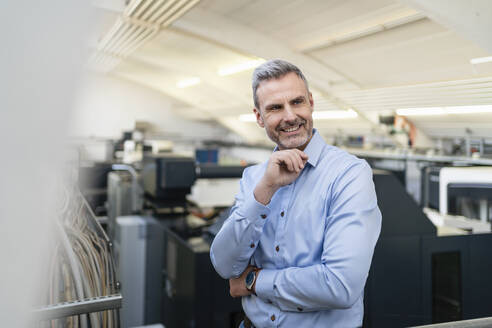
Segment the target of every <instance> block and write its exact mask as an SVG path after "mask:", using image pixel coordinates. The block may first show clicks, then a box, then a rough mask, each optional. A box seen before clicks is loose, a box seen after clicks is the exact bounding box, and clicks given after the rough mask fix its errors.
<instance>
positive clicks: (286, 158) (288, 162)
mask: <svg viewBox="0 0 492 328" xmlns="http://www.w3.org/2000/svg"><path fill="white" fill-rule="evenodd" d="M283 162H284V163H285V166H286V168H287V170H288V171H290V172H293V171H294V170H295V168H294V163H293V162H292V158H290V156H289V155H288V154H286V155H285V156H284V157H283Z"/></svg>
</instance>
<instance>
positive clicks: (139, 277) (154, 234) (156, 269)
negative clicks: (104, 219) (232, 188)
mask: <svg viewBox="0 0 492 328" xmlns="http://www.w3.org/2000/svg"><path fill="white" fill-rule="evenodd" d="M114 168H115V169H117V171H113V172H111V173H110V174H109V184H108V199H109V203H108V214H109V215H108V230H109V231H112V232H113V233H112V234H113V237H114V240H115V249H116V253H117V255H116V256H117V261H116V262H117V266H118V269H119V271H118V273H119V278H120V281H121V293H122V295H123V296H124V299H125V302H124V303H123V307H122V310H121V321H122V326H123V327H132V326H137V325H147V324H153V323H162V324H164V326H165V327H166V328H173V327H176V328H178V327H179V328H181V327H196V328H200V327H218V328H220V327H224V328H225V327H227V328H229V327H237V326H238V325H239V323H240V322H241V321H242V318H243V313H242V309H241V302H240V299H233V298H231V297H230V295H229V284H228V281H227V280H224V279H222V278H221V277H220V276H219V275H218V274H217V273H216V272H215V270H214V269H213V267H212V264H211V262H210V255H209V252H210V245H211V242H212V240H213V236H214V234H215V233H216V232H217V231H218V229H220V226H219V227H217V225H214V226H211V224H212V223H213V222H215V221H217V222H219V224H220V222H223V220H224V219H225V218H226V217H227V216H228V214H229V210H230V209H229V208H224V207H223V206H221V207H220V208H218V209H213V210H211V211H209V212H210V213H207V215H204V216H205V218H199V217H197V216H196V215H193V213H194V212H196V211H197V208H196V207H195V206H194V204H190V201H189V200H187V196H188V195H189V194H190V193H191V191H192V186H193V185H194V184H195V183H196V182H197V179H207V180H208V179H224V178H225V179H229V178H234V179H236V180H237V179H238V178H240V177H241V176H242V172H243V170H244V167H242V166H218V165H214V164H196V163H195V161H194V160H193V159H191V158H185V157H179V156H173V155H146V156H144V159H143V161H142V165H141V169H140V170H139V172H138V173H137V174H135V173H130V172H131V171H132V170H134V168H128V167H127V168H126V169H125V166H122V165H116V166H114ZM135 181H137V183H135ZM218 181H220V180H218ZM234 184H235V185H238V184H237V181H235V183H234ZM219 186H220V183H219ZM234 194H235V192H231V195H229V197H230V201H229V203H228V206H229V207H230V206H232V203H233V199H234ZM139 195H141V196H139ZM139 197H141V198H142V200H143V201H142V202H140V204H139V202H134V199H135V198H139ZM132 203H135V204H136V206H133V207H132V206H130V204H132ZM138 206H141V208H138ZM195 214H196V213H195ZM219 214H220V218H217V216H218V215H219ZM111 226H112V227H113V228H112V227H111Z"/></svg>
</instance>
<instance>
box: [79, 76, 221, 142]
mask: <svg viewBox="0 0 492 328" xmlns="http://www.w3.org/2000/svg"><path fill="white" fill-rule="evenodd" d="M176 111H177V109H176V105H175V104H173V100H172V99H170V98H169V97H167V96H166V95H164V94H163V93H161V92H159V91H156V90H152V89H150V88H147V87H144V86H141V85H139V84H136V83H134V82H130V81H126V80H122V79H119V78H115V77H110V76H104V75H98V74H89V75H88V77H87V79H86V81H85V83H84V87H83V88H82V90H81V92H80V94H79V96H78V101H77V105H76V108H75V112H74V115H73V120H72V123H71V128H70V135H71V136H74V137H104V138H120V137H121V134H122V131H126V130H132V129H133V128H134V126H135V121H146V122H149V123H151V124H152V125H153V126H155V128H156V130H158V131H159V132H162V133H163V134H164V135H166V134H168V135H169V134H171V135H178V136H183V137H187V138H190V137H192V138H197V139H201V138H207V137H208V138H223V137H224V136H226V135H229V134H230V132H229V130H226V129H225V128H223V127H222V126H220V125H218V124H217V123H208V122H198V121H195V122H194V121H191V120H189V119H185V118H183V117H181V116H180V115H179V114H177V113H176Z"/></svg>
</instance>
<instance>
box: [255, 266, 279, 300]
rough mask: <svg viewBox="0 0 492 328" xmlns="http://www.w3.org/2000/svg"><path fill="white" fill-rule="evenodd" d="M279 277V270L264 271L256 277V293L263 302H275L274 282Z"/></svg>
mask: <svg viewBox="0 0 492 328" xmlns="http://www.w3.org/2000/svg"><path fill="white" fill-rule="evenodd" d="M276 275H277V270H272V269H262V270H261V271H260V272H259V273H258V277H256V283H255V293H256V296H258V297H259V298H261V299H262V300H266V301H271V302H273V300H274V296H275V295H274V292H273V289H274V287H273V286H274V281H275V276H276Z"/></svg>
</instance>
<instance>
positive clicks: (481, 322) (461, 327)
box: [413, 317, 492, 328]
mask: <svg viewBox="0 0 492 328" xmlns="http://www.w3.org/2000/svg"><path fill="white" fill-rule="evenodd" d="M489 327H492V317H488V318H479V319H471V320H461V321H452V322H444V323H436V324H432V325H425V326H415V327H413V328H489Z"/></svg>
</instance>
